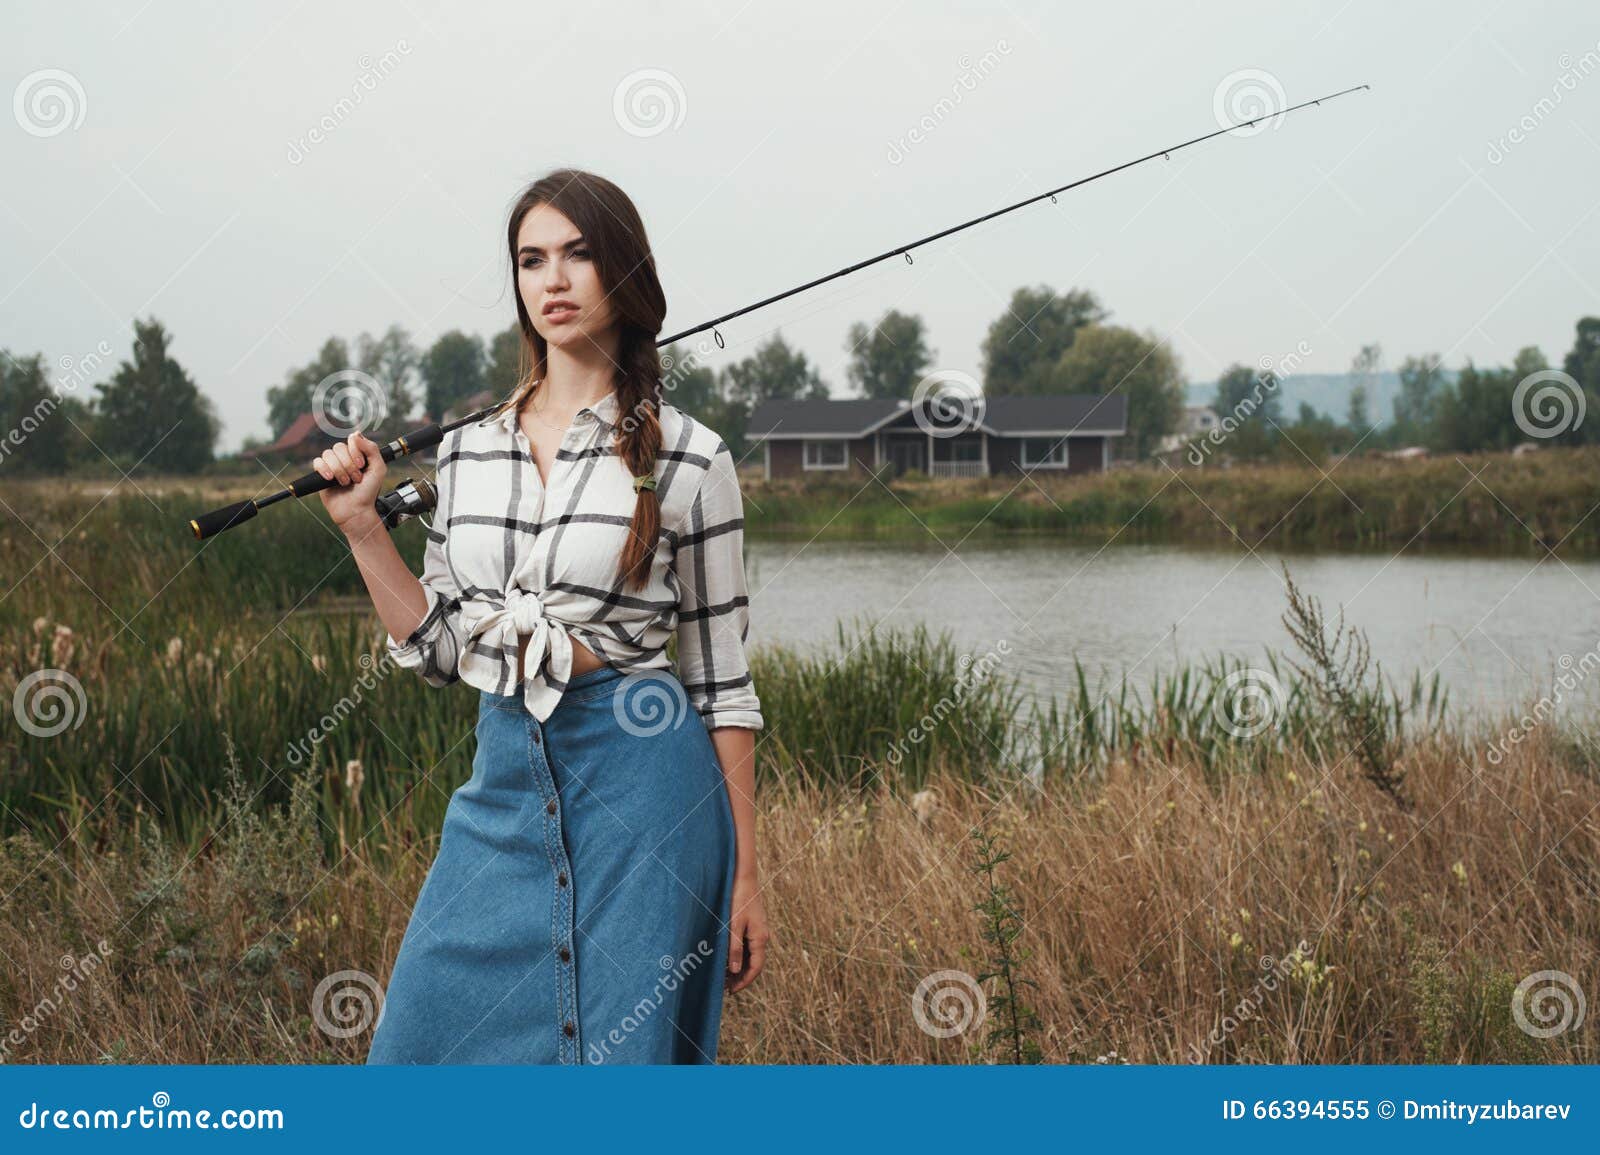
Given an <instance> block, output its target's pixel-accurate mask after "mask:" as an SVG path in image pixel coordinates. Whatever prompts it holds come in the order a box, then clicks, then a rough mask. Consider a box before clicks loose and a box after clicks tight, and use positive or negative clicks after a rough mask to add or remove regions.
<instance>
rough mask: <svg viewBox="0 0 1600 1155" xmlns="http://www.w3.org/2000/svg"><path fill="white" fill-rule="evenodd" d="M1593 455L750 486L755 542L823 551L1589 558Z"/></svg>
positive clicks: (1597, 469) (1599, 546) (1594, 451)
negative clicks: (1209, 550) (1054, 549)
mask: <svg viewBox="0 0 1600 1155" xmlns="http://www.w3.org/2000/svg"><path fill="white" fill-rule="evenodd" d="M1597 476H1600V447H1579V448H1551V449H1545V450H1541V451H1539V452H1536V453H1526V454H1522V455H1520V456H1513V455H1512V454H1509V453H1485V454H1459V455H1449V456H1441V457H1435V458H1426V459H1422V460H1416V461H1390V460H1386V459H1382V458H1365V457H1362V458H1351V459H1349V460H1347V461H1344V462H1342V463H1338V464H1330V465H1327V466H1324V467H1323V468H1322V469H1321V470H1319V469H1318V468H1317V467H1315V466H1313V465H1312V464H1311V463H1310V462H1306V463H1304V464H1303V465H1298V466H1297V465H1278V464H1273V465H1236V466H1234V467H1232V468H1221V467H1219V466H1217V465H1207V466H1205V467H1203V468H1198V469H1197V468H1191V467H1184V468H1181V469H1171V468H1168V467H1166V466H1163V465H1141V466H1137V467H1131V468H1123V469H1113V470H1111V471H1110V472H1108V473H1104V474H1086V475H1080V476H1077V477H1060V476H1051V475H1049V474H1048V473H1044V472H1035V473H1034V474H1032V475H1031V476H1030V477H1028V478H1020V477H1019V478H1011V479H1004V478H982V479H972V480H959V479H949V480H943V479H940V480H934V479H913V480H898V479H897V480H894V481H887V482H879V481H876V480H872V479H865V480H831V479H830V480H821V479H812V478H807V479H805V480H803V481H783V482H762V481H760V480H758V479H750V478H747V479H746V480H744V481H743V482H742V485H743V488H744V494H745V522H746V528H747V531H748V532H749V533H751V534H756V535H761V534H774V535H778V534H782V535H804V536H806V537H808V538H811V537H815V538H819V539H821V540H834V539H838V540H843V539H849V538H860V537H919V538H927V537H928V536H929V535H930V534H932V535H935V536H937V537H938V538H940V539H941V540H944V541H946V542H948V543H950V544H953V543H954V542H955V541H958V540H962V539H964V538H967V537H968V536H971V535H976V534H1049V535H1053V536H1058V537H1071V538H1077V539H1082V540H1086V541H1096V542H1099V541H1110V540H1118V541H1174V542H1193V543H1205V544H1235V545H1240V544H1248V545H1250V546H1252V547H1257V548H1259V547H1261V546H1263V545H1269V546H1278V547H1289V546H1312V547H1318V546H1321V547H1371V546H1385V547H1390V548H1400V547H1402V546H1409V545H1413V544H1415V545H1424V544H1450V545H1461V546H1474V545H1475V546H1482V547H1484V548H1492V549H1505V548H1527V549H1531V550H1534V551H1536V552H1539V553H1543V552H1544V550H1545V549H1546V548H1547V547H1548V548H1552V549H1556V548H1559V550H1560V551H1561V552H1564V553H1565V552H1573V553H1588V552H1593V551H1596V550H1600V521H1597V520H1595V519H1592V518H1590V517H1589V514H1590V513H1591V512H1592V511H1593V510H1594V508H1595V504H1596V501H1597V500H1600V487H1597V485H1596V482H1595V478H1596V477H1597Z"/></svg>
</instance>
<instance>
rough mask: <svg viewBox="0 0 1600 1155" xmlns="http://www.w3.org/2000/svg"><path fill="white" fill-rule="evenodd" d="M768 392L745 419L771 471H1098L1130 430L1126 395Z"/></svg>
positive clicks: (941, 474) (951, 474)
mask: <svg viewBox="0 0 1600 1155" xmlns="http://www.w3.org/2000/svg"><path fill="white" fill-rule="evenodd" d="M931 400H934V401H944V402H948V404H945V405H942V406H940V405H929V404H928V402H927V401H926V400H925V401H923V402H921V403H919V404H918V405H917V406H913V404H912V403H911V402H910V401H908V400H904V399H895V398H881V399H873V398H863V399H856V400H840V401H836V400H831V399H829V400H822V401H763V402H762V403H761V404H759V405H757V406H756V408H755V412H753V413H751V414H750V420H749V421H748V422H747V423H746V425H745V438H746V440H747V441H749V442H750V443H751V444H752V445H755V444H760V445H761V446H762V451H763V454H764V472H765V476H766V477H767V479H768V480H771V479H772V478H775V477H802V476H817V477H827V476H840V475H846V476H848V475H858V476H866V475H867V474H868V473H870V472H872V471H874V470H877V469H881V468H887V470H888V471H890V472H893V473H902V472H905V471H906V470H920V471H922V472H923V473H926V474H928V475H930V476H932V477H1000V476H1015V475H1017V474H1018V473H1021V472H1032V471H1034V470H1051V471H1054V472H1058V473H1098V472H1100V471H1102V470H1104V469H1106V468H1107V467H1108V466H1109V465H1110V462H1111V441H1112V439H1113V438H1116V437H1121V436H1123V435H1124V434H1125V433H1127V426H1128V399H1127V397H1126V395H1124V394H1104V395H1101V394H1092V393H1063V394H1056V395H1052V396H1030V397H991V398H984V397H972V398H961V399H952V398H949V397H944V398H933V399H931Z"/></svg>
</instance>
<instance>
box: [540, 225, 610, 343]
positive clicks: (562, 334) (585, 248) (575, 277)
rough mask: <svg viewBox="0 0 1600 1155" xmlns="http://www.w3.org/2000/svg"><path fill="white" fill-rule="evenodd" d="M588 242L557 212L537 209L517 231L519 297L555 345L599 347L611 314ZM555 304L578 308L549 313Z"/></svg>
mask: <svg viewBox="0 0 1600 1155" xmlns="http://www.w3.org/2000/svg"><path fill="white" fill-rule="evenodd" d="M590 253H591V250H590V248H589V242H588V241H587V240H586V239H585V238H584V236H583V234H582V233H580V232H579V231H578V229H577V227H576V226H575V225H574V224H573V223H572V221H570V220H569V219H568V218H567V217H566V215H565V214H564V213H562V212H561V211H560V210H559V209H556V208H554V207H553V206H551V205H548V204H541V205H535V206H534V207H533V208H532V209H530V210H528V213H527V215H526V216H524V217H523V218H522V224H521V225H520V226H519V227H518V229H517V292H519V293H521V294H522V307H523V308H525V309H526V310H527V311H528V316H529V317H530V318H531V319H532V320H533V327H534V328H535V329H536V330H537V331H538V333H539V335H540V336H541V337H543V338H544V339H545V341H547V342H548V343H549V344H551V345H573V344H576V343H578V342H581V341H589V342H597V339H598V338H599V337H600V336H601V335H602V334H603V333H604V332H605V331H606V330H607V329H609V328H610V326H611V323H612V309H611V305H610V302H609V301H607V300H606V291H605V289H604V287H603V286H602V285H601V284H600V274H599V270H597V269H596V268H595V263H594V260H593V258H592V256H591V255H590ZM557 301H564V302H568V303H569V304H571V305H573V306H576V307H575V308H564V309H558V310H555V311H550V306H551V305H552V304H554V303H555V302H557Z"/></svg>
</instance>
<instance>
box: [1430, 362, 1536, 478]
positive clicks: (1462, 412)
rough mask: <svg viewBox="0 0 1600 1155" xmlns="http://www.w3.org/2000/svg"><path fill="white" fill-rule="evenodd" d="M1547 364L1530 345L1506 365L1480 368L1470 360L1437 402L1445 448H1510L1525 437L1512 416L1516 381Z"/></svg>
mask: <svg viewBox="0 0 1600 1155" xmlns="http://www.w3.org/2000/svg"><path fill="white" fill-rule="evenodd" d="M1547 368H1549V363H1548V362H1547V361H1546V360H1545V358H1544V354H1542V353H1540V352H1539V350H1538V349H1537V348H1535V347H1534V346H1532V345H1529V346H1527V347H1525V348H1523V349H1521V350H1519V351H1518V353H1517V358H1516V361H1515V362H1514V363H1513V364H1512V366H1511V368H1509V369H1479V368H1478V367H1477V366H1476V365H1474V364H1472V362H1471V361H1468V362H1467V367H1466V368H1465V369H1463V370H1461V372H1460V373H1459V374H1458V375H1457V377H1456V383H1455V388H1454V389H1450V390H1446V391H1445V392H1444V393H1443V394H1442V395H1441V397H1440V404H1439V440H1440V441H1441V443H1442V447H1443V448H1445V449H1455V450H1459V451H1461V452H1465V453H1473V452H1477V451H1480V450H1489V449H1510V448H1511V447H1512V446H1513V445H1515V444H1517V443H1518V442H1519V441H1526V440H1527V439H1528V437H1527V434H1525V433H1524V432H1523V431H1522V429H1521V428H1520V427H1519V426H1518V424H1517V422H1516V417H1515V410H1516V407H1515V403H1514V401H1513V397H1514V395H1515V393H1516V388H1517V382H1519V381H1521V380H1522V379H1523V378H1524V377H1526V376H1528V375H1529V374H1530V373H1537V372H1539V371H1541V370H1543V369H1547Z"/></svg>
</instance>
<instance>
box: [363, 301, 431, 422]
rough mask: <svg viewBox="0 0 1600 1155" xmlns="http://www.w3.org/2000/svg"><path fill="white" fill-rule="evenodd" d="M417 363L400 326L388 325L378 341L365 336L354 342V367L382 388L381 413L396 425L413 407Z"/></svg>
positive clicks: (407, 334) (406, 335)
mask: <svg viewBox="0 0 1600 1155" xmlns="http://www.w3.org/2000/svg"><path fill="white" fill-rule="evenodd" d="M420 360H421V359H420V357H419V356H418V355H417V347H416V346H415V345H413V344H412V343H411V335H410V334H409V333H407V332H406V331H405V330H404V329H402V328H401V327H400V326H399V325H390V326H389V327H388V329H386V330H384V334H383V336H381V337H379V338H378V339H377V340H373V339H372V337H371V336H369V335H368V334H366V333H363V334H361V336H360V337H358V338H357V339H356V367H357V368H359V369H360V370H361V371H362V372H363V373H365V374H367V375H368V376H369V377H371V378H373V379H374V380H375V381H377V382H378V384H379V385H381V386H383V397H384V412H385V413H386V414H387V415H388V417H390V418H391V419H393V420H396V421H400V420H404V419H405V418H407V417H409V416H410V415H411V411H412V409H414V408H415V407H416V404H417V396H416V391H415V386H416V384H417V366H418V365H419V364H420ZM434 416H437V414H434Z"/></svg>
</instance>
